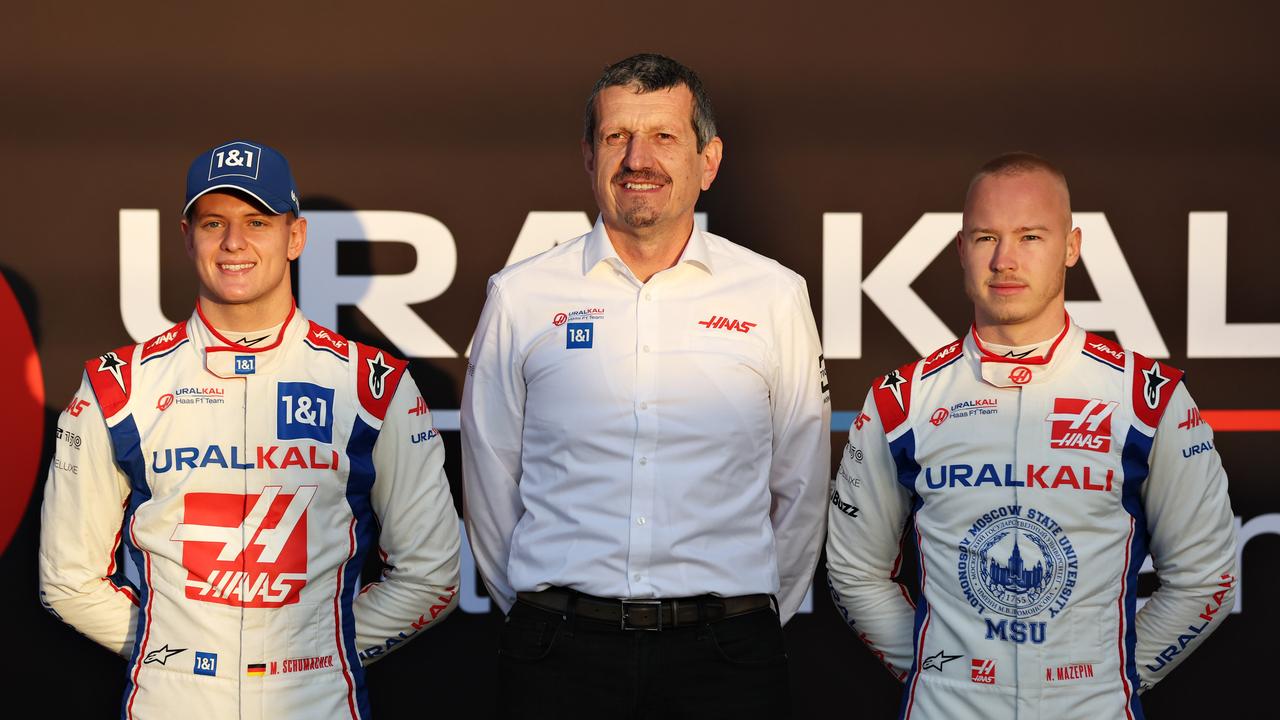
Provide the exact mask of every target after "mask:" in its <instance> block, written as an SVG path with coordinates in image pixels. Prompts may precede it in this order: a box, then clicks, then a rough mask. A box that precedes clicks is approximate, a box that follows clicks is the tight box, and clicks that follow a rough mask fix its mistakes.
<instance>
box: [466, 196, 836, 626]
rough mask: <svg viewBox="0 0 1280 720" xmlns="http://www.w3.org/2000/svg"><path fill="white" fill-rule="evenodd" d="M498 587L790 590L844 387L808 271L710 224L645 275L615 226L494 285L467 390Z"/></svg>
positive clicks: (471, 504) (819, 534)
mask: <svg viewBox="0 0 1280 720" xmlns="http://www.w3.org/2000/svg"><path fill="white" fill-rule="evenodd" d="M461 420H462V453H463V460H462V462H463V476H464V488H465V495H464V497H465V511H464V514H465V516H466V522H467V532H468V536H469V538H470V541H471V546H472V550H473V551H474V554H475V559H476V563H477V565H478V566H479V568H480V571H481V573H482V574H483V576H484V580H485V583H486V585H487V586H488V588H489V593H490V595H491V596H492V597H493V598H494V599H495V600H496V601H497V602H498V604H499V605H500V606H501V607H502V608H503V610H504V611H505V610H507V609H509V608H510V607H511V605H512V603H513V602H514V600H515V593H516V592H517V591H536V590H543V589H546V588H548V587H551V586H559V587H569V588H573V589H575V590H578V591H580V592H584V593H587V594H590V595H597V596H602V597H612V598H679V597H688V596H693V595H700V594H704V593H712V594H716V595H722V596H734V595H744V594H751V593H772V594H775V595H777V596H778V600H779V604H780V610H781V617H782V620H783V621H784V622H785V621H786V620H787V619H788V618H790V617H791V615H792V614H793V613H794V612H795V611H796V609H797V608H798V607H799V605H800V602H801V601H802V600H803V598H804V595H805V592H806V591H807V590H808V587H809V585H810V583H811V582H812V577H813V570H814V565H815V564H816V562H817V558H818V553H819V551H820V548H821V543H822V538H823V536H824V533H825V529H826V510H825V505H826V503H825V501H826V494H827V492H828V480H827V475H828V474H829V472H830V465H829V463H830V447H831V446H830V438H829V436H828V432H829V431H828V426H829V422H830V399H829V395H828V393H827V389H826V377H825V370H824V369H823V364H822V356H821V347H820V345H819V342H818V333H817V329H816V327H815V325H814V321H813V313H812V311H811V310H810V308H809V295H808V290H807V288H806V286H805V281H804V279H803V278H802V277H800V276H799V275H797V274H796V273H794V272H791V271H790V270H788V269H786V268H784V267H783V266H781V265H779V264H778V263H777V262H775V261H773V260H770V259H768V258H765V257H762V256H760V255H757V254H756V253H753V252H751V251H749V250H747V249H745V248H742V247H740V246H738V245H735V244H733V243H731V242H729V241H728V240H725V239H724V238H721V237H718V236H716V235H712V234H710V233H706V232H701V231H699V230H697V229H694V231H693V233H692V234H691V236H690V238H689V242H688V244H687V245H686V247H685V250H684V253H683V254H682V255H681V257H680V260H679V261H678V262H677V263H676V264H675V266H673V267H671V268H669V269H667V270H663V271H661V272H659V273H657V274H655V275H654V276H653V277H652V278H650V279H649V281H648V282H647V283H642V282H641V281H640V280H638V279H637V278H636V277H635V275H634V274H633V273H632V272H631V271H630V269H629V268H628V267H627V266H626V264H625V263H623V261H622V260H621V258H619V257H618V254H617V252H616V251H615V250H614V248H613V245H612V243H611V242H610V241H609V238H608V236H607V234H606V232H605V229H604V226H603V225H602V224H601V222H600V221H598V220H597V222H596V225H595V227H594V228H593V229H592V231H591V232H590V233H588V234H586V235H584V236H582V237H579V238H576V239H574V240H572V241H570V242H566V243H564V244H562V245H560V246H558V247H556V248H554V249H552V250H549V251H547V252H544V253H542V254H540V255H537V256H535V257H533V258H530V259H528V260H526V261H524V262H521V263H518V264H516V265H512V266H511V267H508V268H506V269H505V270H503V271H502V272H499V273H498V274H496V275H494V276H493V277H492V278H490V281H489V290H488V300H487V301H486V303H485V307H484V312H483V313H482V315H481V317H480V324H479V326H478V327H477V329H476V333H475V340H474V345H473V349H472V354H471V363H470V365H469V366H468V371H467V380H466V388H465V390H464V391H463V396H462V418H461Z"/></svg>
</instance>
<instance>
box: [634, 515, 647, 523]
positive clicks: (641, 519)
mask: <svg viewBox="0 0 1280 720" xmlns="http://www.w3.org/2000/svg"><path fill="white" fill-rule="evenodd" d="M647 522H649V521H648V520H645V519H644V516H643V515H641V516H640V517H638V518H636V524H637V525H644V524H645V523H647Z"/></svg>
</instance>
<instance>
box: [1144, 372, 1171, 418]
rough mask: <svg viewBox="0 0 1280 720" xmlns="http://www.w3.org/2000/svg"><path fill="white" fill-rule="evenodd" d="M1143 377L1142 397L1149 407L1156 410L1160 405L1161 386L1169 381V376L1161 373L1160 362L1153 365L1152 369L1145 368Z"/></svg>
mask: <svg viewBox="0 0 1280 720" xmlns="http://www.w3.org/2000/svg"><path fill="white" fill-rule="evenodd" d="M1142 378H1143V385H1142V397H1143V399H1144V400H1146V401H1147V407H1149V408H1151V409H1152V410H1155V409H1156V408H1158V407H1160V388H1162V387H1164V384H1165V383H1167V382H1169V378H1167V377H1165V376H1163V375H1161V374H1160V363H1155V364H1154V365H1152V366H1151V369H1150V370H1143V371H1142Z"/></svg>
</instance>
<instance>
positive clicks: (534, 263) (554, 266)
mask: <svg viewBox="0 0 1280 720" xmlns="http://www.w3.org/2000/svg"><path fill="white" fill-rule="evenodd" d="M586 238H587V236H586V235H580V236H578V237H576V238H574V239H572V240H567V241H565V242H562V243H560V244H559V245H556V246H555V247H552V248H549V249H547V250H543V251H542V252H540V253H538V254H537V255H534V256H532V257H527V258H525V259H524V260H521V261H520V262H517V263H512V264H511V265H508V266H507V267H505V268H503V269H501V270H499V271H498V272H496V273H494V274H493V275H492V276H490V277H489V286H490V287H491V288H494V287H497V288H501V287H510V286H515V285H519V284H520V283H522V282H527V281H531V282H539V281H540V280H541V279H542V278H543V277H545V276H546V275H547V274H556V273H561V272H564V271H566V270H572V269H575V268H576V269H578V270H581V268H582V249H583V247H584V246H585V244H586Z"/></svg>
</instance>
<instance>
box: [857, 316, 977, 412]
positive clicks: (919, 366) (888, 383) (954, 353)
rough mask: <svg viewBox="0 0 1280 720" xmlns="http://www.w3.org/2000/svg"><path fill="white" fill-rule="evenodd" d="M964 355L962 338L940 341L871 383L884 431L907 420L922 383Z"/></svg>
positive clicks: (951, 365) (952, 364)
mask: <svg viewBox="0 0 1280 720" xmlns="http://www.w3.org/2000/svg"><path fill="white" fill-rule="evenodd" d="M962 357H964V339H963V338H958V339H956V340H953V341H951V342H950V343H947V344H946V345H943V346H942V347H940V348H938V349H937V350H934V351H933V352H931V353H929V354H928V355H925V356H924V357H922V358H919V359H917V360H912V361H911V362H909V363H906V364H905V365H902V366H900V367H898V368H895V369H893V370H890V371H889V372H888V373H885V374H884V375H882V376H880V377H879V378H877V379H876V380H875V381H873V382H872V384H871V394H872V397H873V398H874V399H875V404H876V412H877V413H879V414H880V421H881V423H882V424H883V425H884V430H885V432H886V433H889V432H892V431H893V430H895V429H896V428H897V427H899V426H900V425H902V424H903V423H905V422H906V421H907V417H908V416H909V415H910V414H911V397H912V395H913V392H914V390H915V389H916V388H917V386H918V385H920V384H921V383H927V382H929V381H930V380H931V379H932V378H934V377H936V376H937V375H939V374H940V373H943V372H944V371H945V370H947V368H950V367H953V366H954V365H955V364H956V363H957V362H958V361H959V360H960V358H962Z"/></svg>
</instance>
